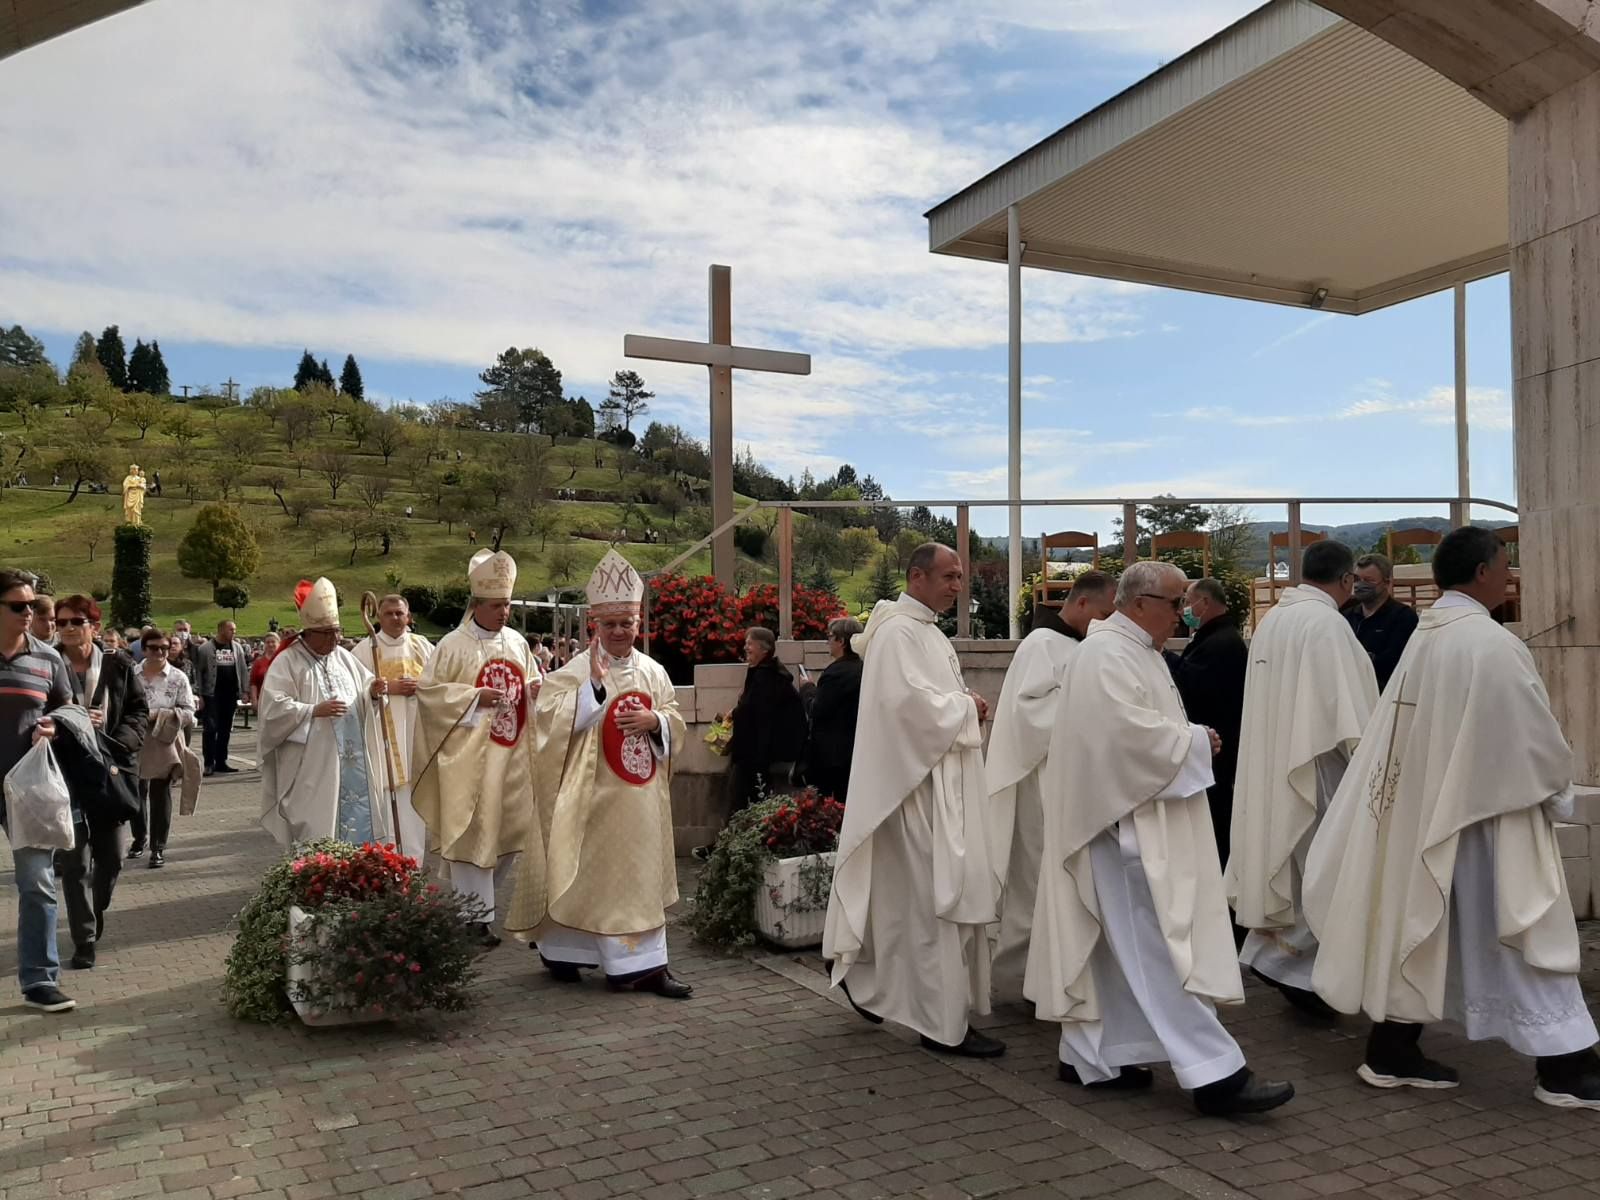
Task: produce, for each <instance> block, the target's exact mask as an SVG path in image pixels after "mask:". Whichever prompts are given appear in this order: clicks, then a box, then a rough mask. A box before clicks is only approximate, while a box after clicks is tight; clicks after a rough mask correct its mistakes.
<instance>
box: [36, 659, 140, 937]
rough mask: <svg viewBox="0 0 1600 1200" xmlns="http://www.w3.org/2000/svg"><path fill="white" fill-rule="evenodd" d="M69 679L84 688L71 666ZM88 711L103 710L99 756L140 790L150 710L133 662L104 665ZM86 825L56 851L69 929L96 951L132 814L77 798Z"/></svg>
mask: <svg viewBox="0 0 1600 1200" xmlns="http://www.w3.org/2000/svg"><path fill="white" fill-rule="evenodd" d="M67 677H68V679H69V680H70V681H71V682H72V687H73V690H74V692H75V693H79V691H80V689H81V687H82V682H81V680H80V678H79V677H78V675H77V672H76V671H74V670H73V668H72V666H71V664H70V662H69V664H68V667H67ZM77 698H78V700H79V703H83V704H84V705H85V707H88V708H104V709H105V720H104V721H102V722H101V724H100V737H99V739H98V740H99V743H100V752H101V755H102V756H103V757H104V758H105V759H106V760H107V761H108V764H109V765H114V766H115V767H116V769H117V770H118V772H119V773H121V774H122V775H123V776H124V777H125V778H127V779H129V780H131V781H132V782H133V785H134V788H135V792H136V791H137V787H138V779H139V771H138V766H137V764H138V761H139V748H140V747H141V746H143V745H144V739H145V734H146V733H147V732H149V729H150V705H149V703H148V701H147V700H146V699H145V694H144V684H143V683H141V682H140V681H139V673H138V670H137V668H136V667H135V666H134V665H133V660H132V659H131V658H129V657H128V656H127V655H126V654H123V653H121V652H118V653H114V654H107V655H105V656H103V657H102V658H101V660H100V681H99V684H98V685H97V686H96V688H95V693H94V695H93V696H82V695H81V693H80V694H78V696H77ZM74 800H75V801H77V802H78V803H77V805H76V806H77V807H79V808H80V809H81V810H82V819H81V820H80V821H79V822H78V824H77V825H76V826H75V827H74V830H73V833H74V841H73V846H72V849H71V850H58V851H56V863H57V865H58V866H59V867H60V870H61V887H62V890H63V891H64V892H65V893H66V899H67V924H68V925H69V926H70V927H71V929H72V940H73V942H74V943H75V944H76V945H77V946H78V947H79V948H80V949H83V948H85V947H89V946H92V945H93V944H94V942H95V940H96V938H97V936H98V931H99V924H100V922H101V920H102V919H103V917H104V914H105V911H106V909H108V908H110V907H111V893H112V892H113V891H114V890H115V888H116V886H117V876H118V875H119V874H120V873H121V872H122V825H123V823H124V822H126V821H127V819H128V815H129V814H128V813H126V812H120V811H117V810H116V808H115V806H114V805H112V804H111V802H110V801H109V800H108V798H107V797H105V796H83V797H74Z"/></svg>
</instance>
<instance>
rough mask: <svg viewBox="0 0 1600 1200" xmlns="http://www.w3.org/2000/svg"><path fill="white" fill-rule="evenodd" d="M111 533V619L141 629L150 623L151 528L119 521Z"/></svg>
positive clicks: (117, 623)
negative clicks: (113, 547)
mask: <svg viewBox="0 0 1600 1200" xmlns="http://www.w3.org/2000/svg"><path fill="white" fill-rule="evenodd" d="M111 536H112V541H113V543H114V545H115V551H114V560H113V566H112V568H111V623H112V624H113V625H116V626H117V627H119V628H127V627H128V626H130V625H131V626H133V627H134V628H135V629H140V628H143V627H144V626H146V625H148V624H150V538H151V533H150V529H149V527H148V526H145V525H119V526H117V528H116V531H115V532H114V533H113V534H112V535H111Z"/></svg>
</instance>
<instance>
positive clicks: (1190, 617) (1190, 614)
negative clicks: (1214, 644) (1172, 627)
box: [1183, 608, 1200, 629]
mask: <svg viewBox="0 0 1600 1200" xmlns="http://www.w3.org/2000/svg"><path fill="white" fill-rule="evenodd" d="M1183 623H1184V624H1185V625H1187V626H1188V627H1189V628H1190V629H1199V628H1200V618H1199V617H1197V616H1195V612H1194V609H1192V608H1186V609H1184V610H1183Z"/></svg>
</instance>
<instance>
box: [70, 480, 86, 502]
mask: <svg viewBox="0 0 1600 1200" xmlns="http://www.w3.org/2000/svg"><path fill="white" fill-rule="evenodd" d="M82 486H83V480H81V479H75V480H73V483H72V494H71V495H70V496H68V497H67V503H68V504H71V503H72V502H73V501H74V500H76V499H77V498H78V489H79V488H81V487H82Z"/></svg>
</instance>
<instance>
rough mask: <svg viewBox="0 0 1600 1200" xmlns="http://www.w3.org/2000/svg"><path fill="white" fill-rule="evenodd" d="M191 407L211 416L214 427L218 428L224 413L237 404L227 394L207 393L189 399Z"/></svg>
mask: <svg viewBox="0 0 1600 1200" xmlns="http://www.w3.org/2000/svg"><path fill="white" fill-rule="evenodd" d="M189 407H190V408H192V409H194V410H195V411H196V412H203V413H206V414H207V415H208V416H210V418H211V425H212V428H216V426H217V424H218V422H220V421H221V420H222V414H223V413H225V412H227V411H228V410H229V409H230V408H234V407H236V406H235V405H234V403H233V401H232V400H229V399H228V398H227V397H226V396H217V395H212V394H210V393H207V394H205V395H201V396H196V397H195V398H194V399H193V400H191V401H189Z"/></svg>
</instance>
